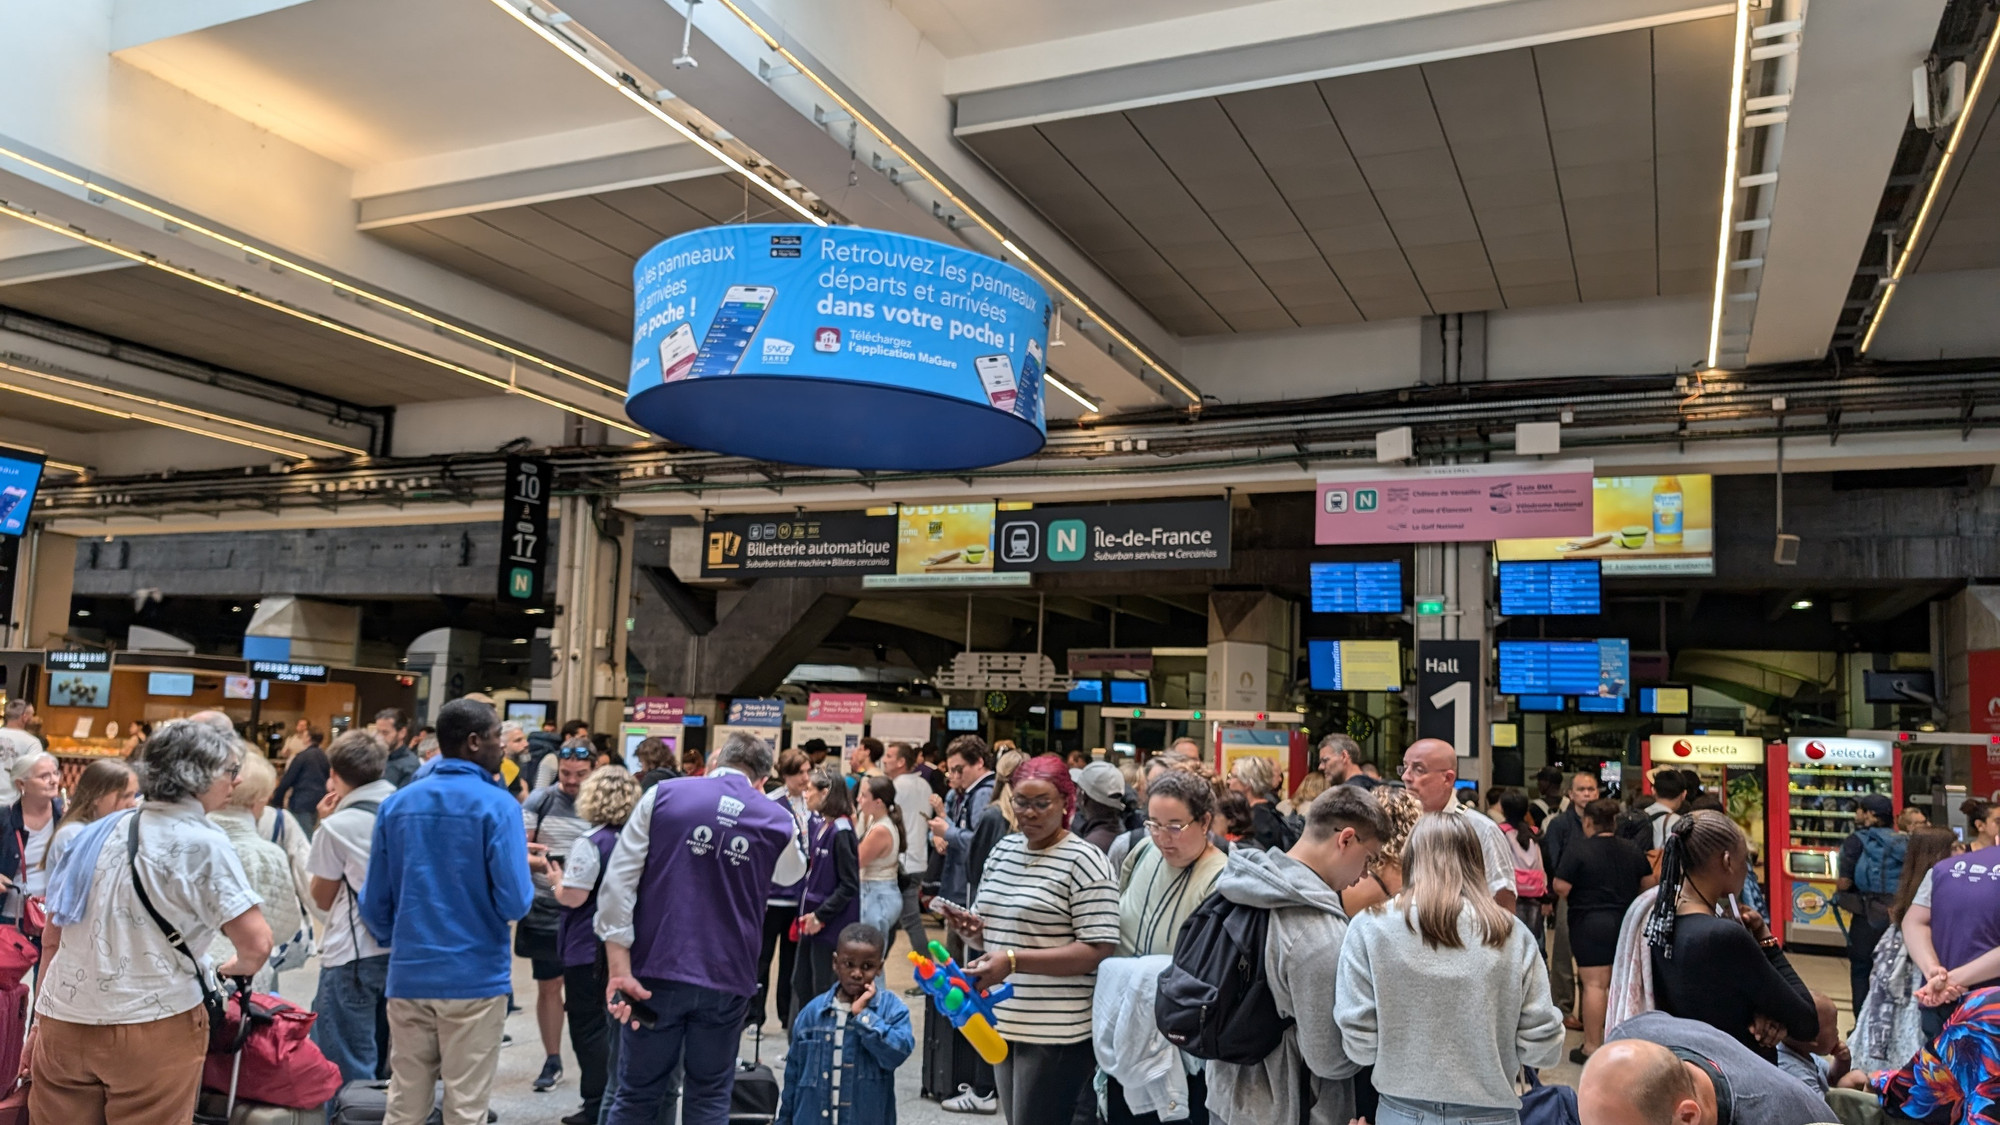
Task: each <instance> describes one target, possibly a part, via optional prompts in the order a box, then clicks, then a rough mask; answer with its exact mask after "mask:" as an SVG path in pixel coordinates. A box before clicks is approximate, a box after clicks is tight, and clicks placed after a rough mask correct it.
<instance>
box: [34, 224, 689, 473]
mask: <svg viewBox="0 0 2000 1125" xmlns="http://www.w3.org/2000/svg"><path fill="white" fill-rule="evenodd" d="M0 213H4V214H7V215H11V216H13V217H14V218H16V219H19V220H21V221H22V222H24V223H28V224H30V225H32V226H37V227H40V228H42V229H43V230H46V231H49V232H51V233H54V234H60V235H62V236H63V237H65V238H70V239H74V240H76V241H78V242H81V243H83V244H84V245H86V246H94V247H96V248H97V249H99V250H102V251H104V252H105V253H108V254H116V255H118V256H119V257H121V258H124V259H126V260H127V261H131V262H136V263H138V264H139V265H142V266H151V267H152V268H153V269H156V270H160V271H162V272H164V273H169V274H172V275H173V276H175V277H178V278H181V279H183V280H185V281H192V282H194V283H195V284H197V285H201V286H204V287H206V288H209V289H213V290H215V291H216V292H218V293H223V294H227V295H228V296H231V297H236V298H238V299H240V300H244V301H248V302H250V303H251V304H253V305H258V306H261V307H263V308H267V309H270V310H272V311H274V312H280V313H283V314H285V315H286V316H289V317H295V318H297V319H299V320H303V321H305V322H306V323H308V324H313V325H317V326H319V327H321V328H325V329H327V330H329V331H333V332H338V333H340V334H341V335H343V336H351V337H353V338H354V339H356V340H361V341H363V342H365V343H369V344H373V345H375V346H376V347H378V348H384V349H387V350H388V351H392V352H395V353H397V354H398V355H404V356H408V357H409V358H411V359H414V360H418V361H420V362H423V363H428V364H430V365H431V366H433V367H441V368H443V369H444V370H446V371H450V372H453V373H454V374H458V375H463V376H465V377H466V378H468V379H476V380H478V381H479V382H481V383H485V384H487V385H488V386H491V387H496V388H498V389H500V390H503V391H506V392H507V393H508V394H516V395H521V396H523V397H525V398H531V399H534V400H535V401H536V402H541V403H546V404H548V405H550V406H553V407H556V408H557V409H559V410H566V411H568V412H570V413H571V414H575V415H578V416H580V417H584V418H589V419H591V420H592V421H596V422H602V423H604V424H605V425H607V426H611V427H613V428H614V429H619V430H623V431H625V432H626V433H628V434H633V435H636V436H638V437H651V436H653V435H651V434H649V433H647V432H646V431H645V430H641V429H639V428H637V427H635V426H632V425H629V424H627V423H625V422H620V421H618V420H617V419H615V418H612V417H609V416H607V415H603V414H598V413H596V412H594V411H591V410H589V409H586V408H584V407H581V406H578V405H576V404H574V403H569V402H563V401H562V400H560V399H554V398H550V397H548V396H547V395H542V394H537V393H535V392H534V391H530V390H526V389H524V388H522V387H518V386H515V385H514V384H512V383H509V382H507V381H506V380H504V379H498V378H495V377H494V376H491V375H488V374H486V373H485V372H483V371H477V370H474V369H473V368H470V367H466V366H464V365H463V364H457V363H453V362H451V361H450V360H446V359H440V358H438V357H437V356H434V355H431V354H429V353H428V352H421V351H418V350H417V349H415V348H409V347H405V346H403V345H402V344H398V343H396V342H395V341H394V340H389V339H385V338H383V337H381V336H377V335H374V334H373V333H369V332H364V331H362V330H361V329H359V328H353V327H350V326H348V325H345V324H342V323H340V322H339V321H337V320H329V319H328V318H326V317H323V316H320V315H318V314H317V313H309V312H306V311H305V310H303V309H297V308H293V307H292V306H290V305H287V304H283V303H281V302H278V301H273V300H271V299H270V298H268V297H264V296H261V295H259V294H256V293H252V292H250V291H249V290H247V289H239V288H237V287H235V286H233V285H228V284H225V283H223V282H220V281H216V280H214V279H213V278H207V277H203V276H202V275H200V274H198V273H195V272H194V271H192V270H187V269H182V268H181V267H179V266H176V265H172V264H170V263H168V262H163V261H161V260H159V259H158V258H154V257H150V256H148V255H145V254H140V253H137V252H135V251H131V250H127V249H125V248H124V247H122V246H117V245H114V244H113V243H110V242H106V241H104V240H103V239H101V238H97V237H94V236H92V235H88V234H85V233H83V232H82V231H80V230H76V229H74V228H72V227H66V226H63V225H62V224H60V223H52V222H50V221H49V220H47V219H44V218H42V217H41V216H39V215H36V214H35V213H33V212H31V211H26V210H23V209H21V208H19V207H15V206H13V205H11V204H7V203H4V202H0Z"/></svg>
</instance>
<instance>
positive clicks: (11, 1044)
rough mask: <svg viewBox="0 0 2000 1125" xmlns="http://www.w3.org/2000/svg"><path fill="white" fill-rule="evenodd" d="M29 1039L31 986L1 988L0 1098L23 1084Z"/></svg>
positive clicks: (13, 985) (21, 985) (19, 985)
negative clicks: (23, 1054)
mask: <svg viewBox="0 0 2000 1125" xmlns="http://www.w3.org/2000/svg"><path fill="white" fill-rule="evenodd" d="M0 928H4V927H0ZM27 1039H28V986H27V985H25V984H9V985H0V1094H9V1093H12V1092H14V1089H15V1087H17V1086H19V1085H20V1084H21V1072H22V1071H23V1070H24V1069H26V1068H25V1067H24V1066H23V1065H22V1059H21V1048H22V1045H23V1044H24V1043H26V1042H27ZM0 1120H4V1119H0Z"/></svg>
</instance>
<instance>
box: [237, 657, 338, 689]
mask: <svg viewBox="0 0 2000 1125" xmlns="http://www.w3.org/2000/svg"><path fill="white" fill-rule="evenodd" d="M249 664H250V678H251V679H253V680H277V681H278V682H279V683H285V684H323V683H325V682H326V680H327V668H326V665H324V664H295V663H293V662H291V661H289V660H252V661H250V662H249Z"/></svg>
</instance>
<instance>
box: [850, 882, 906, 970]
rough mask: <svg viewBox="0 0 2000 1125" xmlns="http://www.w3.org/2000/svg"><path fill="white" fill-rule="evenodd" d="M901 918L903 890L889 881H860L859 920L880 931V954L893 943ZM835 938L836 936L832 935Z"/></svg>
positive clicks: (898, 884)
mask: <svg viewBox="0 0 2000 1125" xmlns="http://www.w3.org/2000/svg"><path fill="white" fill-rule="evenodd" d="M902 918H903V888H902V885H901V884H900V883H897V882H892V881H889V880H881V881H873V880H868V879H863V880H862V881H861V920H862V921H863V922H865V923H867V924H868V925H870V926H873V927H875V928H876V929H877V930H879V931H881V934H882V952H883V954H884V955H885V956H886V955H887V953H888V952H889V949H888V947H889V946H890V945H892V944H894V943H895V940H896V924H897V923H898V922H900V921H901V920H902ZM834 936H835V937H836V938H838V937H839V935H838V934H836V935H834Z"/></svg>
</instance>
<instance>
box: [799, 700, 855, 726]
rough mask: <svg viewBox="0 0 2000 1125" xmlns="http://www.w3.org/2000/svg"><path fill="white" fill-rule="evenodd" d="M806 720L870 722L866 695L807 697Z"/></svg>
mask: <svg viewBox="0 0 2000 1125" xmlns="http://www.w3.org/2000/svg"><path fill="white" fill-rule="evenodd" d="M806 719H807V721H809V722H815V723H861V722H866V721H867V720H868V697H867V696H865V695H821V694H818V693H815V694H813V695H810V696H808V697H806Z"/></svg>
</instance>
